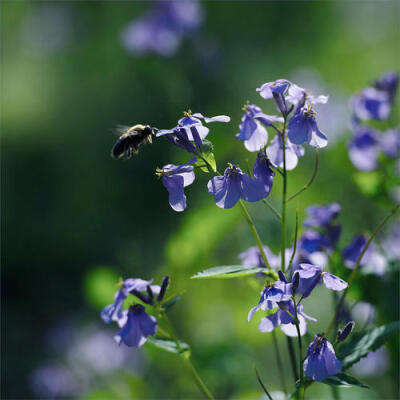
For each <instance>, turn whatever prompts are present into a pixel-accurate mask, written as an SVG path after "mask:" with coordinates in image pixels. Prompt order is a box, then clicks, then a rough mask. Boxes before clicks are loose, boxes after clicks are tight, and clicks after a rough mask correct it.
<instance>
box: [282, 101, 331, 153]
mask: <svg viewBox="0 0 400 400" xmlns="http://www.w3.org/2000/svg"><path fill="white" fill-rule="evenodd" d="M315 115H316V113H315V111H314V110H313V109H312V105H306V106H304V107H301V108H300V109H297V110H296V113H295V114H294V115H293V117H292V118H290V120H289V125H288V129H289V130H288V137H289V139H290V141H291V142H292V143H295V144H302V143H305V142H307V143H308V144H309V145H310V146H312V147H316V148H322V147H325V146H326V145H327V144H328V138H327V137H326V136H325V134H324V133H322V132H321V131H320V130H319V128H318V126H317V122H316V120H315Z"/></svg>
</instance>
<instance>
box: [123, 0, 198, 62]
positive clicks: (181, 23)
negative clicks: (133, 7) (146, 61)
mask: <svg viewBox="0 0 400 400" xmlns="http://www.w3.org/2000/svg"><path fill="white" fill-rule="evenodd" d="M203 18H204V12H203V8H202V7H201V5H200V3H199V2H198V1H197V0H186V1H179V0H157V1H154V2H153V4H152V7H151V9H150V11H149V12H148V13H147V14H146V15H144V16H142V17H140V18H138V19H136V20H134V21H132V22H131V23H130V24H129V25H128V26H126V27H125V28H124V30H123V31H122V34H121V40H122V44H123V46H124V47H125V48H126V50H127V51H129V52H130V53H133V54H136V55H145V54H151V53H154V54H157V55H160V56H162V57H168V56H172V55H174V54H175V53H176V52H177V50H178V48H179V46H180V44H181V42H182V39H183V38H184V37H185V36H187V35H189V34H190V33H191V32H193V31H195V30H196V29H197V28H199V26H200V25H201V23H202V21H203Z"/></svg>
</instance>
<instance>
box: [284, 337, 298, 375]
mask: <svg viewBox="0 0 400 400" xmlns="http://www.w3.org/2000/svg"><path fill="white" fill-rule="evenodd" d="M286 339H287V345H288V350H289V357H290V365H291V366H292V373H293V378H294V381H295V382H297V380H298V379H299V375H297V368H296V363H297V361H296V354H294V348H293V339H292V338H291V337H289V336H286Z"/></svg>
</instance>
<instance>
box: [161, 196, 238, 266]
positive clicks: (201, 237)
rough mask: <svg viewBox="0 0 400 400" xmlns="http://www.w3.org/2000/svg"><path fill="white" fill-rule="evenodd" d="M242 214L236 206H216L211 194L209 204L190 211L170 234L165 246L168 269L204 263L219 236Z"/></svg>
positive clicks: (230, 227)
mask: <svg viewBox="0 0 400 400" xmlns="http://www.w3.org/2000/svg"><path fill="white" fill-rule="evenodd" d="M240 217H241V210H240V208H239V207H234V208H232V209H230V210H222V209H220V208H218V207H217V206H216V205H215V203H214V202H213V201H212V199H211V197H210V202H209V204H208V205H206V206H204V207H201V208H198V209H193V210H190V214H189V213H188V214H186V215H185V219H184V221H183V224H182V225H181V226H180V227H179V229H178V231H177V232H176V233H175V234H174V235H172V236H171V238H170V240H169V242H168V245H167V259H168V264H169V266H170V267H171V268H174V269H182V268H185V269H186V270H187V269H188V268H190V267H194V266H195V265H198V263H199V262H207V256H208V255H209V254H210V253H211V251H212V249H214V247H215V245H216V244H217V243H218V241H219V240H220V238H221V237H223V236H224V235H225V234H226V233H227V232H228V231H230V230H231V229H232V228H233V226H234V225H235V224H236V222H237V221H238V220H239V219H240Z"/></svg>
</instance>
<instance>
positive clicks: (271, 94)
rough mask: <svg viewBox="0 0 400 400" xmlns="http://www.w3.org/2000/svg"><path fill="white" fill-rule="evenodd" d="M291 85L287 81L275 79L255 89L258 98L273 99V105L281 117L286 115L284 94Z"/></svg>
mask: <svg viewBox="0 0 400 400" xmlns="http://www.w3.org/2000/svg"><path fill="white" fill-rule="evenodd" d="M290 84H291V82H290V81H288V80H287V79H277V80H276V81H273V82H267V83H264V84H263V85H262V86H261V87H259V88H257V89H256V90H257V92H259V93H260V96H261V97H262V98H264V99H271V98H273V99H274V101H275V105H276V108H277V110H278V111H280V112H281V113H282V114H283V115H287V114H288V112H290V111H289V110H288V107H287V104H286V99H285V92H286V91H287V88H288V87H289V85H290Z"/></svg>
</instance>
